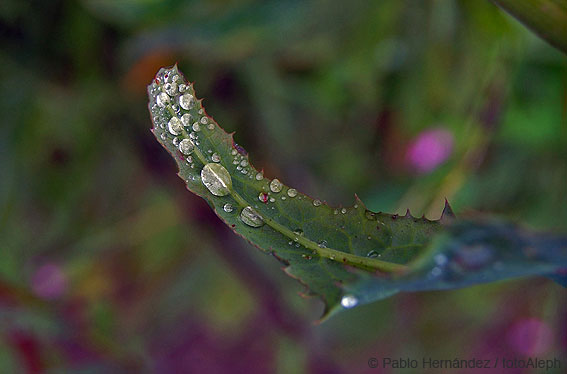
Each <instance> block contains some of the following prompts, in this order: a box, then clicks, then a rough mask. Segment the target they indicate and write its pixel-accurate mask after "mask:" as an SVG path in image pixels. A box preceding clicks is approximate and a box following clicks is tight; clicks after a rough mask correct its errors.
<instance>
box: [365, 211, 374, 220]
mask: <svg viewBox="0 0 567 374" xmlns="http://www.w3.org/2000/svg"><path fill="white" fill-rule="evenodd" d="M364 215H365V216H366V218H367V219H369V220H370V221H373V220H375V219H376V213H374V212H371V211H369V210H367V211H366V212H365V213H364Z"/></svg>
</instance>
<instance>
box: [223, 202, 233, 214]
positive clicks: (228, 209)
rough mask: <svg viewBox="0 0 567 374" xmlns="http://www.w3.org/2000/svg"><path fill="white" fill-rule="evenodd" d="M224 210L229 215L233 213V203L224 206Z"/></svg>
mask: <svg viewBox="0 0 567 374" xmlns="http://www.w3.org/2000/svg"><path fill="white" fill-rule="evenodd" d="M222 210H224V211H225V212H227V213H232V211H233V210H234V207H233V206H232V204H231V203H226V204H224V205H223V206H222Z"/></svg>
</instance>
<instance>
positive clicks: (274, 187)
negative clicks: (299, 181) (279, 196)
mask: <svg viewBox="0 0 567 374" xmlns="http://www.w3.org/2000/svg"><path fill="white" fill-rule="evenodd" d="M282 188H283V184H282V182H280V181H279V179H277V178H275V179H274V180H272V181H271V182H270V190H271V191H272V192H273V193H278V192H280V191H281V190H282Z"/></svg>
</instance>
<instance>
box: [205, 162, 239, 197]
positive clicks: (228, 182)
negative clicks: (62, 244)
mask: <svg viewBox="0 0 567 374" xmlns="http://www.w3.org/2000/svg"><path fill="white" fill-rule="evenodd" d="M201 180H202V182H203V184H204V185H205V187H207V189H208V190H209V191H210V192H211V193H212V194H213V195H215V196H226V195H228V194H229V193H230V188H231V187H232V179H231V178H230V174H229V173H228V171H227V170H226V169H225V168H224V166H222V165H221V164H216V163H209V164H207V165H205V166H204V167H203V170H201Z"/></svg>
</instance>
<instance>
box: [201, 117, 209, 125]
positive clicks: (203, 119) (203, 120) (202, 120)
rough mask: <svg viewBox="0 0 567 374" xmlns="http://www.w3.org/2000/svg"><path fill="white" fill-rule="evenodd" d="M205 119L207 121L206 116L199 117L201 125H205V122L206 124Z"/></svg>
mask: <svg viewBox="0 0 567 374" xmlns="http://www.w3.org/2000/svg"><path fill="white" fill-rule="evenodd" d="M207 121H208V119H207V117H201V123H202V124H203V125H206V124H207Z"/></svg>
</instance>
